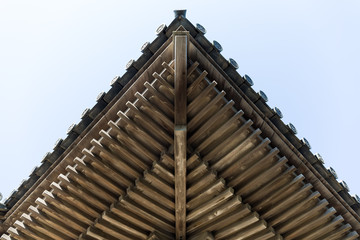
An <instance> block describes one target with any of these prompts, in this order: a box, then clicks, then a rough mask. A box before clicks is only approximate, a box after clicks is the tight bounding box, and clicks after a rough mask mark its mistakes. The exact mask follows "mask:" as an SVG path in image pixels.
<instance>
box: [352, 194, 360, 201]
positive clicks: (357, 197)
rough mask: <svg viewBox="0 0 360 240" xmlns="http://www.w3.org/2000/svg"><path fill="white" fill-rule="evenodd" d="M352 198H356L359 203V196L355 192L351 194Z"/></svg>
mask: <svg viewBox="0 0 360 240" xmlns="http://www.w3.org/2000/svg"><path fill="white" fill-rule="evenodd" d="M353 198H355V200H356V201H357V202H358V203H360V197H359V196H358V195H357V194H355V195H354V196H353Z"/></svg>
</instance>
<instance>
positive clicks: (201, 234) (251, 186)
mask: <svg viewBox="0 0 360 240" xmlns="http://www.w3.org/2000/svg"><path fill="white" fill-rule="evenodd" d="M175 23H176V24H174V23H172V25H170V26H169V28H168V29H167V30H166V31H165V30H164V29H162V30H161V31H160V32H159V34H160V35H161V36H165V37H166V39H167V38H168V40H166V41H165V42H164V43H163V44H162V45H161V47H159V48H158V50H157V52H156V53H155V54H154V56H153V57H151V58H150V60H149V61H147V63H145V64H143V65H141V66H138V65H136V62H133V63H132V65H130V66H129V71H131V69H132V68H134V69H137V70H138V74H136V75H135V76H134V77H133V78H132V80H131V81H130V82H129V83H127V85H126V87H125V88H123V89H122V90H121V91H120V92H119V94H118V95H116V97H114V98H113V100H112V101H111V102H110V104H109V105H108V106H107V107H106V108H105V109H104V110H103V111H102V114H101V115H99V116H98V117H97V120H96V121H95V122H94V123H93V124H92V125H90V126H89V128H88V130H87V131H86V132H84V133H83V134H82V136H81V139H79V140H78V141H77V142H75V143H74V144H73V146H72V148H70V149H69V150H68V151H67V152H66V155H65V154H64V156H63V157H62V158H61V159H59V161H58V162H57V164H56V165H54V166H53V167H52V168H50V169H49V171H48V173H47V174H46V176H45V175H44V176H43V178H41V179H40V180H39V181H38V183H37V184H36V186H34V187H33V189H32V190H31V191H29V193H28V194H27V195H26V196H25V197H23V200H22V201H19V202H18V203H16V204H17V205H16V208H12V209H11V211H9V212H8V213H7V215H6V216H5V217H6V219H5V221H4V225H3V227H4V232H5V233H4V234H3V235H2V237H1V239H4V240H5V239H6V240H9V239H30V240H31V239H59V240H60V239H89V240H92V239H175V238H177V239H180V237H182V239H185V238H187V239H348V240H350V239H358V233H357V232H356V231H359V230H360V228H359V216H358V215H357V213H356V212H355V210H354V209H352V208H351V207H350V206H349V205H350V204H349V201H350V200H348V201H346V200H344V197H340V195H339V194H338V193H337V191H336V190H334V187H332V186H330V184H329V183H328V182H327V181H326V180H324V177H323V176H322V175H321V173H319V170H318V169H317V168H316V169H315V167H314V166H313V165H311V164H310V163H309V162H308V160H307V158H305V157H304V156H303V154H301V153H300V152H299V151H298V150H297V148H296V147H295V146H294V144H293V143H292V142H291V143H290V141H289V140H288V139H287V138H286V137H284V134H283V133H282V132H281V130H279V129H278V128H277V127H276V126H275V125H274V123H273V122H276V121H280V118H279V117H278V116H277V115H276V114H274V113H272V115H271V119H272V120H271V121H270V120H269V118H270V117H269V116H267V112H266V108H265V107H262V106H266V104H265V101H264V99H262V98H261V97H260V96H257V99H256V100H254V99H249V96H252V97H254V95H252V94H251V92H249V91H250V90H251V88H250V86H249V84H248V83H247V82H246V81H244V79H242V78H241V77H237V75H236V74H237V73H236V69H235V68H234V66H232V65H231V64H229V63H227V65H226V66H224V65H222V66H221V65H220V64H219V63H218V62H216V58H217V57H218V58H219V56H221V55H220V54H219V52H218V51H217V50H216V49H215V48H214V49H212V50H209V49H206V47H205V46H206V42H204V41H205V40H204V39H205V38H200V37H193V36H202V34H201V33H199V32H195V33H194V31H195V28H194V27H193V26H192V25H189V24H190V23H189V22H188V21H187V20H186V19H184V18H182V17H181V16H180V17H179V18H178V19H176V20H175ZM181 24H182V25H184V27H185V28H186V30H187V31H189V32H190V35H188V46H187V48H186V49H187V50H186V51H187V57H186V72H187V73H186V82H187V85H186V89H185V90H186V105H187V106H186V109H187V110H186V118H187V123H186V125H187V134H186V140H184V141H183V142H182V143H186V147H185V151H186V152H185V154H186V177H185V178H184V181H185V183H186V193H184V194H185V199H186V202H185V207H186V216H185V217H184V219H183V220H184V222H185V225H184V226H185V227H184V229H185V235H184V236H180V235H181V234H180V233H179V229H178V228H179V227H178V213H177V211H178V209H177V207H178V203H177V202H176V201H175V195H176V194H177V193H176V186H177V184H178V183H177V181H178V179H179V178H178V177H177V175H176V173H175V172H176V171H174V168H175V165H176V164H177V163H176V161H177V155H176V154H174V141H177V140H176V139H177V138H176V136H174V131H175V129H176V126H177V124H176V122H175V116H176V113H177V112H176V110H175V102H176V100H175V99H177V95H176V84H175V82H176V81H175V79H176V71H175V69H176V64H179V63H176V62H174V58H175V55H176V53H175V52H174V49H175V47H176V46H175V44H174V41H173V37H172V36H171V34H172V33H173V31H174V30H175V27H176V28H178V27H179V26H180V25H181ZM171 27H172V28H171ZM184 27H180V28H179V29H180V30H185V28H184ZM179 29H178V30H179ZM199 43H200V44H199ZM144 51H145V52H146V51H150V50H149V48H145V49H144ZM209 51H211V54H208V53H207V52H209ZM234 76H235V77H234ZM234 79H235V80H236V81H238V82H236V81H235V80H234ZM114 84H117V83H116V82H115V83H114ZM100 101H101V99H100ZM287 131H288V132H289V134H290V130H287ZM292 136H293V135H291V136H290V137H292ZM301 147H304V146H303V145H302V146H301ZM345 196H346V195H345ZM179 234H180V235H179Z"/></svg>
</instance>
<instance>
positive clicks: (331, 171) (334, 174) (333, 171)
mask: <svg viewBox="0 0 360 240" xmlns="http://www.w3.org/2000/svg"><path fill="white" fill-rule="evenodd" d="M328 171H329V172H330V173H331V174H332V175H333V176H334V178H335V179H337V178H338V175H337V173H336V171H335V170H334V169H333V168H332V167H329V168H328Z"/></svg>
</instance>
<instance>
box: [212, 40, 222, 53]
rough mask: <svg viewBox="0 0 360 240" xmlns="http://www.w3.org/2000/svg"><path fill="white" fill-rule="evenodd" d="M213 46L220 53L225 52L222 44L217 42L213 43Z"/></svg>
mask: <svg viewBox="0 0 360 240" xmlns="http://www.w3.org/2000/svg"><path fill="white" fill-rule="evenodd" d="M213 46H214V48H215V49H216V50H218V51H219V52H221V51H222V50H223V48H222V46H221V44H220V43H219V42H218V41H216V40H214V41H213Z"/></svg>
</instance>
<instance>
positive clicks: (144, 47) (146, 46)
mask: <svg viewBox="0 0 360 240" xmlns="http://www.w3.org/2000/svg"><path fill="white" fill-rule="evenodd" d="M149 46H150V43H149V42H146V43H144V44H143V45H142V46H141V52H142V53H143V52H145V50H146V49H147V48H148V47H149Z"/></svg>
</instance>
